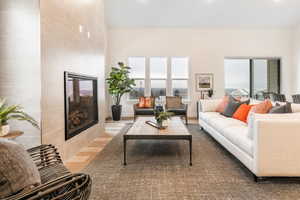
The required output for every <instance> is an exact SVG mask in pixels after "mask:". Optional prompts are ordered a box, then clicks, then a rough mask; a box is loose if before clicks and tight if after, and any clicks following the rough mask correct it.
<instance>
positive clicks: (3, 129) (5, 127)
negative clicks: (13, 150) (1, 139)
mask: <svg viewBox="0 0 300 200" xmlns="http://www.w3.org/2000/svg"><path fill="white" fill-rule="evenodd" d="M9 131H10V127H9V125H3V126H1V127H0V136H6V135H7V134H8V133H9Z"/></svg>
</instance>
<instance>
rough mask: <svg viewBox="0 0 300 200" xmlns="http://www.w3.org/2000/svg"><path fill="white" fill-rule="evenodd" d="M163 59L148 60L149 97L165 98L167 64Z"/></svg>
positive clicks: (153, 58) (152, 58)
mask: <svg viewBox="0 0 300 200" xmlns="http://www.w3.org/2000/svg"><path fill="white" fill-rule="evenodd" d="M167 61H168V60H167V58H165V57H151V58H150V62H149V65H150V79H151V82H150V83H151V84H150V85H151V96H155V97H158V96H166V95H167V89H166V86H167V84H166V81H167V69H168V68H167V67H168V62H167Z"/></svg>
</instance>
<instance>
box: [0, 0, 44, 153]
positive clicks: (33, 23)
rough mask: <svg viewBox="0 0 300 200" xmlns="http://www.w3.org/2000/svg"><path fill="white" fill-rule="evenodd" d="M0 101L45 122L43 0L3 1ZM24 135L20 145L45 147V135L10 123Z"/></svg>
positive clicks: (0, 49)
mask: <svg viewBox="0 0 300 200" xmlns="http://www.w3.org/2000/svg"><path fill="white" fill-rule="evenodd" d="M0 27H1V28H0V97H1V98H3V97H5V98H7V100H8V103H9V104H20V105H22V106H23V107H24V110H25V111H26V112H27V113H29V114H30V115H32V116H33V117H34V118H35V119H36V120H38V121H39V122H40V120H41V106H40V100H41V69H40V11H39V0H1V1H0ZM9 124H10V125H11V128H12V129H14V130H22V131H24V133H25V134H24V135H23V136H22V137H19V138H17V141H18V142H20V143H22V144H24V145H25V146H26V147H27V148H29V147H33V146H36V145H39V144H41V132H40V130H37V129H35V128H33V127H32V126H31V125H29V124H27V123H24V122H17V121H10V122H9Z"/></svg>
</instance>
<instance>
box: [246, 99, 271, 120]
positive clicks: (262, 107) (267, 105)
mask: <svg viewBox="0 0 300 200" xmlns="http://www.w3.org/2000/svg"><path fill="white" fill-rule="evenodd" d="M272 107H273V105H272V103H271V101H270V100H265V101H264V102H261V103H259V104H256V105H254V106H252V108H251V110H250V111H249V116H250V114H251V113H257V114H266V113H269V111H270V110H271V108H272ZM248 121H249V118H248Z"/></svg>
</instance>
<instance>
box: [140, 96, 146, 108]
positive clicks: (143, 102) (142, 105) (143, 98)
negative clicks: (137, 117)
mask: <svg viewBox="0 0 300 200" xmlns="http://www.w3.org/2000/svg"><path fill="white" fill-rule="evenodd" d="M144 107H145V97H140V98H139V108H144Z"/></svg>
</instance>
